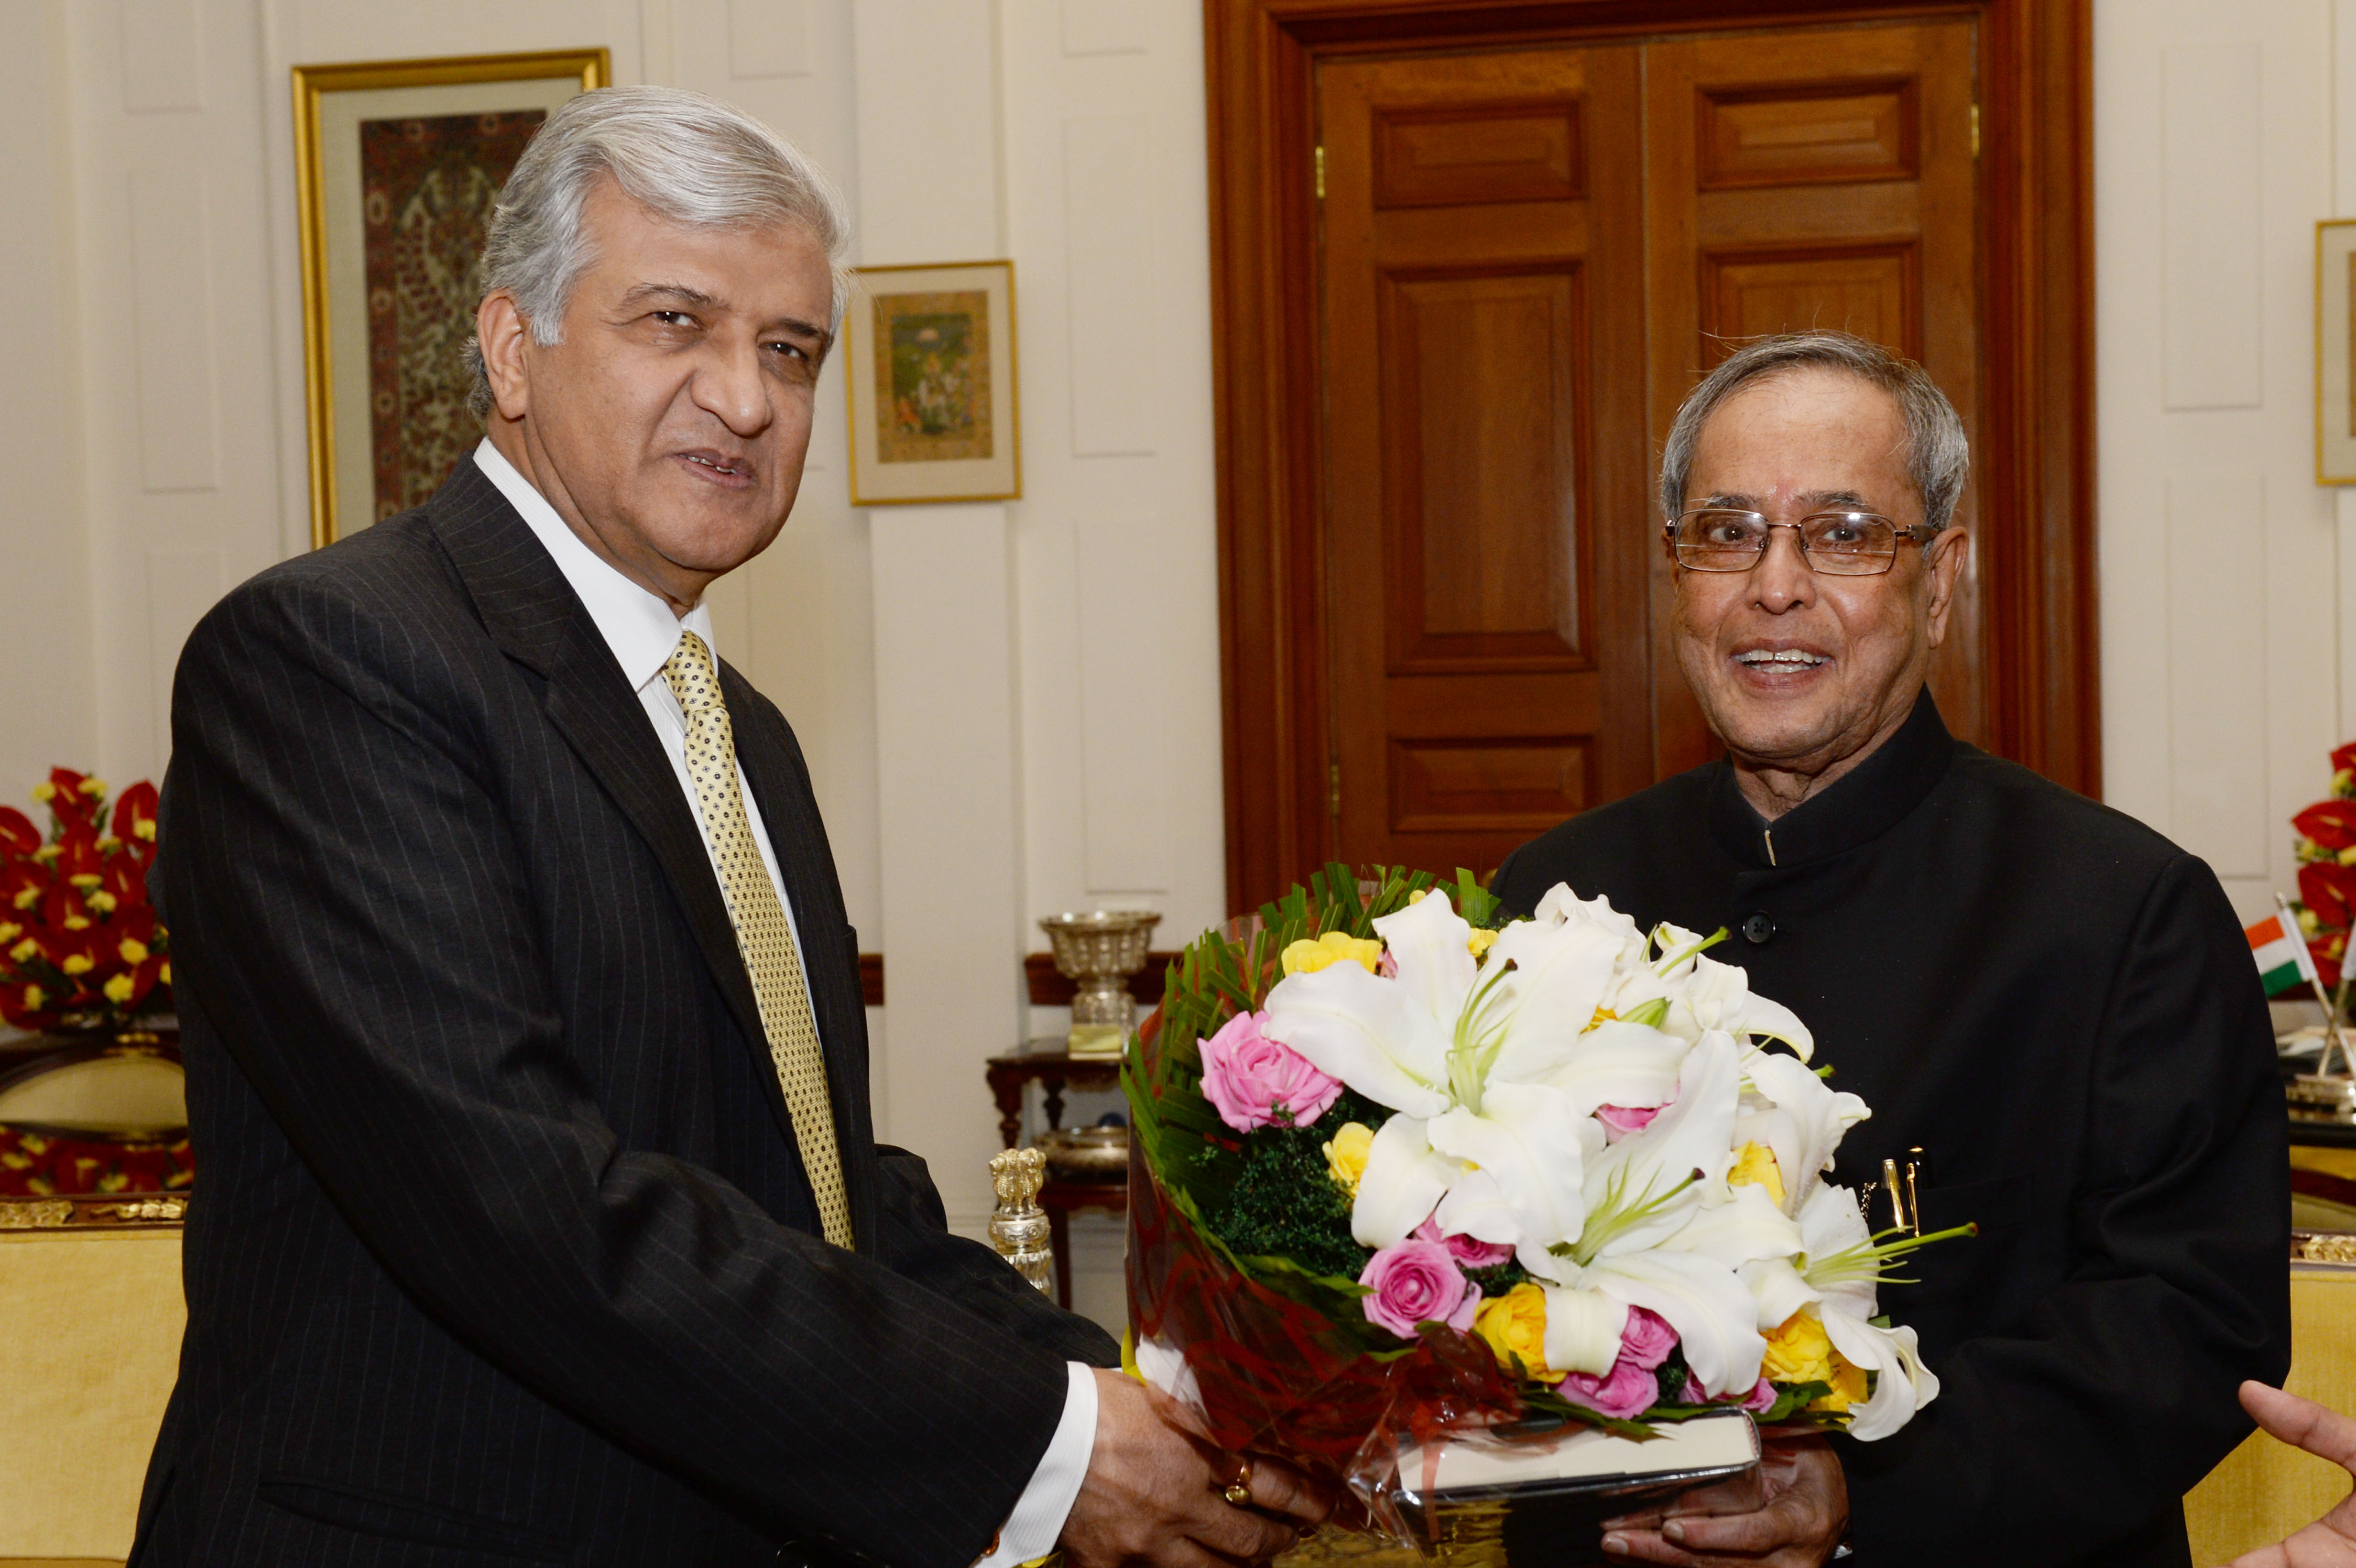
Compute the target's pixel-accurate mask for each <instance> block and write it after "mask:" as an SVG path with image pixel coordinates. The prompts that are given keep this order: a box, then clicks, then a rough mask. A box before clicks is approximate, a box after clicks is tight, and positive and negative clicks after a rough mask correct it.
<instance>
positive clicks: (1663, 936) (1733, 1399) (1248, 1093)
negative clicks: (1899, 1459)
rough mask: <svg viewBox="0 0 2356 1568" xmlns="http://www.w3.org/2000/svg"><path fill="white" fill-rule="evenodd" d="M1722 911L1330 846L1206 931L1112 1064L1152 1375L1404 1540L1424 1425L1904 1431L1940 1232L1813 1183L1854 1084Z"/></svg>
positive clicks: (1213, 1424)
mask: <svg viewBox="0 0 2356 1568" xmlns="http://www.w3.org/2000/svg"><path fill="white" fill-rule="evenodd" d="M1724 935H1725V933H1724V932H1722V931H1721V932H1719V933H1718V935H1716V936H1702V935H1699V934H1697V933H1693V932H1689V931H1685V930H1682V929H1679V928H1678V927H1676V926H1673V925H1662V926H1659V927H1656V928H1655V929H1654V930H1652V931H1649V932H1644V931H1639V930H1638V929H1637V928H1636V925H1635V923H1634V922H1633V920H1632V919H1630V918H1629V917H1628V916H1626V915H1624V914H1621V913H1619V912H1616V911H1614V910H1613V909H1612V906H1611V905H1610V903H1609V902H1607V901H1604V900H1602V899H1594V900H1581V899H1580V898H1578V897H1577V896H1576V895H1574V894H1573V893H1572V892H1571V891H1570V890H1569V888H1567V887H1561V886H1558V887H1556V888H1555V889H1554V890H1553V891H1551V892H1549V893H1548V894H1547V897H1546V898H1545V899H1544V900H1543V901H1541V902H1540V903H1539V905H1538V908H1537V914H1536V917H1535V918H1533V919H1530V920H1516V921H1511V922H1506V921H1504V920H1502V919H1501V918H1500V915H1499V911H1498V908H1497V904H1496V901H1495V900H1494V898H1493V897H1492V896H1491V895H1490V894H1488V893H1487V892H1486V891H1484V890H1483V889H1482V888H1481V887H1480V886H1479V885H1478V884H1477V883H1476V882H1475V880H1473V878H1472V875H1471V873H1469V872H1465V871H1459V872H1458V873H1457V879H1456V881H1455V882H1454V883H1453V884H1440V883H1437V882H1436V881H1435V880H1434V879H1433V878H1432V877H1430V875H1429V874H1426V873H1422V872H1413V873H1410V872H1408V871H1405V870H1403V869H1377V870H1376V871H1375V872H1373V873H1372V874H1371V880H1369V881H1366V882H1361V881H1360V880H1358V879H1357V878H1356V877H1355V876H1354V875H1353V874H1352V873H1351V872H1350V870H1349V869H1347V868H1345V867H1342V866H1329V867H1328V868H1326V869H1325V871H1324V872H1323V874H1322V875H1321V876H1319V877H1316V878H1313V879H1312V880H1311V882H1310V884H1309V886H1308V887H1307V888H1305V889H1303V888H1295V889H1294V890H1293V891H1292V892H1291V893H1290V895H1289V896H1288V897H1287V898H1286V899H1285V900H1283V901H1280V902H1279V903H1275V904H1270V905H1268V906H1266V907H1264V908H1263V909H1262V910H1261V912H1260V913H1259V915H1258V918H1257V919H1256V920H1245V921H1240V922H1231V923H1229V924H1228V926H1227V927H1226V928H1225V929H1223V930H1220V931H1215V932H1209V933H1205V934H1204V936H1203V937H1202V938H1201V939H1199V940H1198V941H1196V942H1195V943H1194V945H1192V946H1191V947H1189V948H1188V949H1187V950H1186V951H1185V953H1184V954H1183V955H1182V956H1181V959H1180V961H1179V962H1178V963H1177V964H1176V965H1173V967H1172V970H1171V972H1170V976H1169V981H1168V985H1167V987H1166V990H1165V994H1164V999H1163V1003H1162V1008H1161V1010H1160V1011H1159V1012H1158V1013H1157V1014H1156V1015H1155V1016H1154V1017H1153V1018H1151V1019H1148V1020H1147V1022H1146V1024H1145V1026H1144V1027H1143V1028H1141V1029H1140V1030H1139V1032H1138V1035H1137V1037H1136V1038H1135V1040H1133V1041H1132V1044H1131V1049H1130V1056H1129V1059H1128V1061H1127V1062H1126V1064H1125V1068H1124V1072H1123V1082H1124V1087H1125V1089H1126V1091H1127V1093H1128V1096H1129V1100H1130V1106H1131V1112H1132V1122H1133V1127H1134V1133H1133V1136H1132V1150H1133V1152H1132V1166H1131V1176H1130V1225H1131V1236H1130V1255H1129V1285H1130V1317H1131V1324H1132V1332H1133V1334H1134V1336H1135V1339H1136V1344H1135V1356H1136V1360H1137V1363H1138V1367H1139V1370H1140V1371H1141V1373H1142V1374H1143V1375H1144V1376H1145V1377H1146V1378H1147V1379H1148V1381H1151V1382H1153V1383H1154V1384H1155V1385H1156V1386H1158V1387H1160V1388H1162V1390H1163V1391H1164V1392H1168V1393H1171V1394H1172V1395H1173V1396H1174V1397H1175V1398H1177V1399H1179V1400H1180V1401H1182V1402H1183V1403H1187V1404H1189V1405H1191V1406H1192V1407H1193V1408H1194V1411H1195V1412H1196V1413H1197V1414H1198V1415H1199V1416H1200V1417H1201V1419H1202V1420H1203V1421H1204V1422H1205V1425H1206V1426H1207V1427H1208V1429H1209V1431H1210V1433H1211V1435H1212V1436H1213V1437H1214V1438H1215V1440H1217V1441H1219V1442H1220V1443H1222V1444H1224V1445H1227V1446H1229V1447H1231V1448H1235V1449H1238V1450H1240V1449H1246V1448H1250V1449H1256V1450H1258V1451H1261V1452H1268V1453H1273V1454H1275V1455H1277V1456H1280V1457H1283V1458H1286V1459H1288V1460H1290V1461H1292V1462H1294V1463H1297V1464H1300V1465H1301V1466H1302V1467H1305V1468H1307V1469H1309V1470H1310V1471H1311V1472H1312V1473H1314V1474H1319V1475H1321V1476H1323V1477H1328V1478H1332V1479H1339V1480H1342V1481H1344V1482H1346V1483H1347V1484H1348V1485H1349V1486H1350V1488H1351V1489H1352V1490H1353V1491H1354V1492H1355V1494H1356V1495H1357V1496H1358V1497H1359V1499H1361V1500H1362V1501H1363V1502H1364V1503H1365V1507H1366V1509H1367V1511H1368V1514H1369V1516H1370V1518H1371V1520H1372V1521H1373V1522H1374V1523H1375V1524H1376V1526H1377V1527H1378V1528H1382V1529H1384V1530H1386V1531H1387V1532H1389V1533H1392V1534H1394V1535H1398V1536H1402V1537H1406V1536H1408V1533H1409V1532H1408V1530H1407V1529H1406V1528H1405V1527H1404V1526H1403V1524H1402V1520H1401V1517H1400V1514H1399V1511H1398V1509H1397V1508H1396V1507H1395V1506H1393V1499H1394V1498H1395V1497H1397V1496H1398V1495H1399V1491H1400V1482H1399V1477H1398V1463H1399V1456H1400V1455H1401V1453H1402V1452H1403V1451H1405V1450H1408V1449H1423V1450H1429V1449H1430V1448H1431V1446H1432V1445H1433V1443H1434V1441H1435V1440H1436V1439H1440V1438H1447V1437H1452V1436H1458V1435H1470V1434H1476V1433H1482V1432H1483V1431H1489V1432H1494V1431H1496V1430H1498V1429H1511V1430H1515V1431H1521V1432H1527V1431H1530V1430H1532V1429H1533V1428H1546V1427H1550V1428H1553V1429H1555V1430H1557V1431H1559V1430H1560V1429H1562V1428H1563V1427H1564V1426H1566V1425H1569V1426H1573V1427H1578V1428H1594V1429H1601V1430H1602V1431H1604V1432H1607V1433H1611V1434H1614V1435H1620V1436H1622V1437H1630V1438H1636V1439H1649V1438H1651V1437H1653V1436H1655V1435H1660V1434H1662V1433H1664V1432H1665V1428H1666V1427H1667V1425H1668V1424H1675V1423H1681V1422H1686V1421H1688V1420H1690V1419H1692V1418H1695V1417H1699V1416H1705V1415H1718V1414H1723V1413H1727V1412H1730V1411H1743V1412H1749V1413H1751V1414H1752V1415H1753V1416H1755V1417H1756V1418H1757V1419H1758V1420H1759V1421H1760V1422H1761V1423H1763V1424H1783V1425H1794V1426H1806V1427H1814V1428H1841V1429H1846V1430H1847V1432H1848V1433H1849V1434H1850V1435H1852V1436H1855V1437H1858V1438H1861V1439H1873V1438H1878V1437H1882V1436H1886V1435H1889V1434H1890V1433H1892V1432H1895V1431H1897V1430H1898V1429H1899V1428H1900V1427H1901V1426H1902V1425H1904V1424H1905V1423H1906V1422H1907V1421H1908V1420H1909V1419H1910V1418H1911V1417H1912V1414H1913V1413H1914V1412H1915V1411H1916V1410H1917V1409H1919V1408H1920V1407H1921V1406H1922V1404H1924V1403H1927V1402H1928V1401H1929V1400H1931V1399H1932V1398H1933V1396H1935V1394H1936V1393H1937V1392H1938V1381H1937V1379H1936V1378H1935V1377H1933V1375H1932V1373H1931V1371H1930V1370H1929V1369H1928V1368H1926V1367H1925V1366H1924V1365H1923V1364H1922V1357H1921V1355H1920V1354H1919V1353H1918V1350H1917V1348H1916V1342H1915V1337H1914V1333H1913V1330H1912V1329H1911V1328H1903V1327H1892V1326H1891V1325H1890V1323H1889V1321H1888V1319H1886V1318H1884V1317H1880V1316H1879V1309H1878V1306H1877V1303H1876V1300H1875V1292H1876V1286H1877V1285H1878V1284H1879V1282H1880V1280H1881V1279H1882V1277H1883V1271H1884V1270H1885V1268H1886V1267H1887V1266H1888V1265H1889V1264H1890V1262H1891V1261H1892V1260H1893V1259H1895V1258H1897V1257H1899V1256H1901V1255H1902V1254H1903V1253H1907V1252H1910V1251H1912V1249H1913V1248H1915V1247H1918V1246H1921V1245H1922V1244H1923V1243H1926V1242H1929V1241H1933V1240H1937V1239H1940V1238H1939V1237H1936V1236H1915V1235H1911V1234H1904V1233H1901V1232H1889V1233H1885V1234H1884V1235H1882V1236H1879V1237H1876V1236H1873V1235H1870V1234H1869V1233H1868V1230H1867V1226H1866V1222H1865V1220H1864V1218H1863V1215H1862V1212H1861V1210H1860V1208H1859V1205H1858V1200H1857V1197H1856V1195H1855V1194H1854V1193H1852V1192H1850V1191H1849V1190H1847V1189H1844V1188H1839V1187H1835V1186H1832V1185H1830V1184H1829V1183H1827V1182H1826V1179H1825V1172H1826V1171H1827V1170H1828V1169H1830V1168H1831V1166H1832V1160H1833V1152H1834V1150H1835V1148H1836V1147H1837V1146H1838V1144H1839V1142H1840V1139H1841V1136H1842V1135H1843V1133H1844V1132H1845V1131H1846V1130H1847V1128H1848V1127H1850V1126H1851V1125H1855V1124H1856V1123H1857V1122H1858V1121H1860V1120H1862V1119H1863V1118H1864V1117H1865V1116H1866V1115H1868V1114H1869V1113H1868V1111H1867V1107H1866V1106H1865V1104H1864V1103H1863V1102H1862V1101H1860V1100H1859V1099H1858V1097H1857V1096H1856V1095H1854V1094H1847V1093H1840V1092H1837V1091H1836V1090H1834V1089H1833V1088H1832V1087H1830V1086H1829V1085H1828V1084H1827V1083H1826V1081H1825V1078H1824V1077H1823V1076H1822V1075H1820V1073H1819V1072H1817V1071H1815V1070H1813V1069H1811V1068H1810V1066H1809V1065H1808V1059H1809V1057H1810V1055H1811V1054H1812V1052H1813V1042H1812V1041H1811V1040H1810V1038H1809V1035H1808V1031H1807V1029H1806V1028H1805V1027H1804V1025H1803V1024H1802V1023H1801V1021H1800V1020H1799V1019H1797V1018H1796V1017H1794V1015H1793V1014H1792V1013H1791V1012H1790V1011H1789V1010H1788V1009H1787V1008H1783V1007H1781V1006H1779V1005H1778V1004H1776V1003H1774V1002H1772V1001H1769V1000H1768V999H1766V998H1765V997H1760V996H1757V995H1755V994H1754V993H1752V992H1751V990H1750V988H1749V987H1748V985H1747V983H1746V980H1745V976H1744V975H1743V972H1742V971H1741V970H1740V969H1739V968H1736V967H1733V966H1731V965H1725V964H1721V963H1718V962H1716V961H1714V960H1712V959H1711V958H1709V957H1708V956H1707V954H1708V950H1709V949H1710V948H1711V947H1712V946H1714V945H1715V944H1717V943H1718V942H1719V941H1720V940H1722V939H1723V938H1724ZM1948 1233H1954V1232H1948ZM1408 1489H1409V1490H1411V1489H1412V1488H1411V1487H1410V1488H1408Z"/></svg>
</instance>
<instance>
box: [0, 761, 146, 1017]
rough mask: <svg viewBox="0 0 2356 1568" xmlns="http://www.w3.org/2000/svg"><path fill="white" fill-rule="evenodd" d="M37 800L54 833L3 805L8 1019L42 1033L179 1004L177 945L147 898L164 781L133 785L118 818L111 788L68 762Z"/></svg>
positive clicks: (0, 925) (2, 1010)
mask: <svg viewBox="0 0 2356 1568" xmlns="http://www.w3.org/2000/svg"><path fill="white" fill-rule="evenodd" d="M33 798H34V799H36V800H37V801H40V802H42V803H44V804H45V805H48V808H49V832H48V836H47V837H43V835H42V834H41V832H40V830H39V829H38V828H37V827H34V826H33V823H32V821H31V819H30V818H28V817H27V816H26V815H25V814H24V813H23V812H21V811H18V810H16V809H15V808H14V807H11V806H5V805H0V1018H5V1019H7V1021H8V1022H10V1023H12V1024H14V1025H16V1027H17V1028H18V1029H31V1030H35V1031H38V1030H41V1029H56V1028H59V1027H65V1028H75V1029H112V1028H122V1027H124V1026H126V1025H129V1024H131V1023H132V1022H133V1021H134V1020H135V1019H140V1018H143V1017H145V1016H146V1015H148V1014H152V1013H167V1012H170V1011H171V1010H172V959H171V951H170V944H169V943H168V941H167V939H166V934H165V932H164V928H163V927H162V926H161V925H159V924H157V923H156V921H155V906H154V905H152V904H150V903H149V902H148V901H147V868H148V867H149V866H151V865H153V864H154V863H155V785H154V784H134V785H132V786H131V787H130V788H129V789H127V790H125V791H123V798H122V799H121V800H119V801H117V802H116V803H115V805H114V815H113V819H112V823H111V824H110V823H109V822H108V818H107V812H106V785H105V784H104V783H103V782H102V781H100V780H98V779H94V778H91V777H89V776H88V775H86V774H82V773H75V772H73V771H72V770H71V769H70V768H56V769H52V770H51V771H50V773H49V776H48V781H47V782H46V783H44V784H38V785H37V786H35V788H34V790H33ZM110 829H111V830H110Z"/></svg>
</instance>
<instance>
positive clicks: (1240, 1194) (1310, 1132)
mask: <svg viewBox="0 0 2356 1568" xmlns="http://www.w3.org/2000/svg"><path fill="white" fill-rule="evenodd" d="M1331 1115H1332V1113H1330V1112H1329V1113H1327V1115H1325V1116H1321V1117H1319V1118H1318V1125H1317V1126H1315V1127H1299V1128H1295V1127H1262V1128H1260V1129H1259V1130H1258V1132H1255V1133H1252V1134H1249V1135H1248V1136H1246V1137H1245V1139H1244V1149H1243V1172H1242V1174H1241V1175H1239V1176H1238V1177H1237V1179H1236V1184H1235V1188H1234V1190H1233V1191H1232V1192H1231V1193H1230V1195H1229V1196H1228V1199H1227V1206H1226V1209H1225V1210H1223V1211H1221V1212H1220V1213H1219V1214H1218V1215H1217V1216H1216V1217H1215V1219H1214V1220H1213V1221H1212V1223H1213V1225H1215V1227H1216V1228H1217V1230H1218V1232H1219V1235H1220V1238H1221V1239H1222V1240H1224V1241H1225V1242H1226V1243H1227V1245H1228V1246H1229V1247H1230V1248H1232V1249H1233V1250H1234V1251H1235V1252H1237V1253H1240V1254H1244V1255H1254V1254H1267V1255H1273V1256H1278V1257H1287V1258H1290V1259H1291V1260H1293V1262H1295V1263H1297V1264H1300V1265H1301V1267H1302V1268H1304V1269H1307V1270H1308V1271H1309V1272H1311V1273H1312V1274H1318V1275H1339V1276H1340V1277H1342V1278H1344V1279H1351V1280H1355V1279H1356V1278H1357V1277H1358V1275H1360V1274H1361V1273H1363V1272H1365V1266H1366V1261H1367V1260H1368V1259H1369V1258H1371V1257H1373V1256H1374V1255H1375V1254H1374V1253H1373V1251H1372V1250H1371V1249H1369V1248H1366V1247H1363V1246H1360V1245H1359V1244H1358V1243H1357V1241H1356V1240H1355V1238H1354V1237H1352V1236H1351V1234H1350V1198H1349V1195H1348V1194H1347V1193H1345V1192H1344V1191H1343V1190H1342V1189H1341V1188H1340V1187H1338V1186H1336V1185H1335V1184H1334V1182H1333V1179H1332V1178H1331V1177H1330V1176H1329V1175H1327V1173H1326V1162H1325V1152H1324V1143H1325V1140H1324V1138H1323V1136H1320V1135H1319V1128H1321V1127H1324V1125H1325V1123H1326V1122H1327V1121H1328V1120H1329V1119H1330V1118H1331ZM1333 1125H1334V1126H1339V1125H1342V1124H1341V1122H1340V1121H1334V1122H1333ZM1326 1130H1327V1131H1328V1132H1329V1133H1330V1131H1331V1129H1330V1128H1328V1129H1326Z"/></svg>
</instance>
